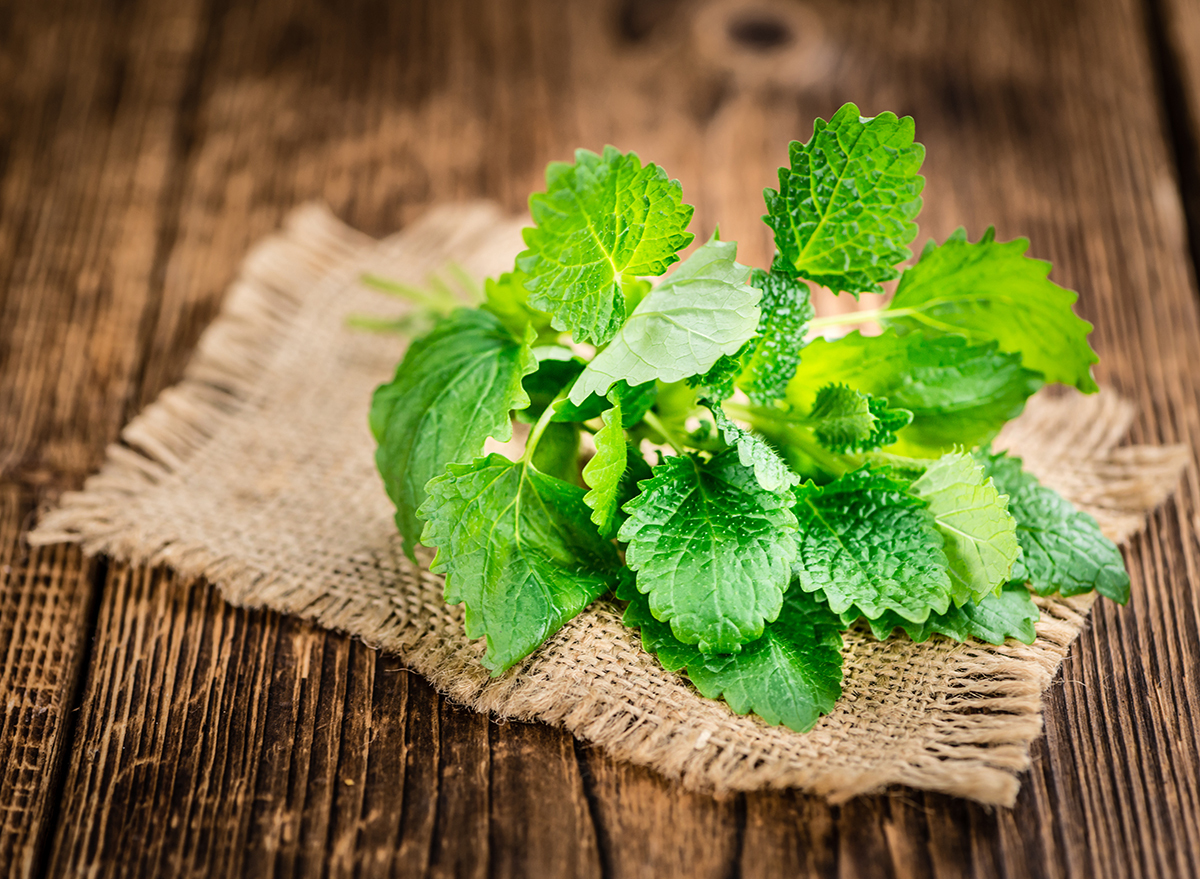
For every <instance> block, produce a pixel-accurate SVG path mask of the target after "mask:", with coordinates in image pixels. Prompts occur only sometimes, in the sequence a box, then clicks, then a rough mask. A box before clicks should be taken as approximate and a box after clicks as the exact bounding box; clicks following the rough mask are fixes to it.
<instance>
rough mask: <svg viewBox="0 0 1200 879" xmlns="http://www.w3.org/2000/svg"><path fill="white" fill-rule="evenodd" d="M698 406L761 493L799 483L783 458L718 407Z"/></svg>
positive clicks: (704, 401)
mask: <svg viewBox="0 0 1200 879" xmlns="http://www.w3.org/2000/svg"><path fill="white" fill-rule="evenodd" d="M700 402H701V403H703V404H704V405H705V406H707V407H708V410H709V411H710V412H711V413H712V415H713V419H714V420H715V421H716V424H717V429H718V430H720V431H721V436H722V438H723V439H724V440H725V442H726V444H727V445H730V446H733V447H735V448H736V449H737V452H738V460H739V461H740V462H741V464H742V466H743V467H749V468H751V469H752V470H753V471H754V478H755V479H757V480H758V484H759V485H760V486H761V487H762V488H763V489H765V490H766V491H776V492H778V491H786V490H787V489H789V488H791V487H792V486H794V485H796V484H797V483H798V482H799V481H800V477H799V476H797V475H796V474H795V473H793V472H792V471H791V470H790V469H789V468H788V465H787V464H785V463H784V461H783V458H781V457H779V453H778V452H776V451H775V450H774V449H773V448H771V446H770V445H768V444H767V441H766V440H764V439H763V438H762V437H760V436H759V435H758V434H755V433H752V432H750V431H748V430H746V429H745V428H743V427H741V426H739V425H738V424H737V423H735V422H734V421H733V420H731V419H730V417H729V416H728V415H726V414H725V410H724V409H722V408H721V404H720V403H714V402H712V401H711V400H701V401H700Z"/></svg>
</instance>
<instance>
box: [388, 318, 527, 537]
mask: <svg viewBox="0 0 1200 879" xmlns="http://www.w3.org/2000/svg"><path fill="white" fill-rule="evenodd" d="M529 338H530V337H529V336H528V335H527V337H526V339H525V341H520V340H519V339H517V338H514V337H513V335H512V334H511V333H510V332H508V330H506V329H505V328H504V326H503V325H502V324H501V323H500V321H499V320H498V319H497V318H496V317H495V316H493V315H491V314H488V313H486V312H482V311H478V310H468V309H462V310H460V311H456V312H454V313H453V314H452V315H450V317H447V318H445V319H443V320H441V321H440V322H439V323H438V324H437V326H436V327H434V329H433V331H432V332H431V333H429V335H427V336H425V337H423V338H421V339H418V340H417V341H415V342H413V344H412V345H410V346H409V349H408V352H407V353H406V354H405V355H404V359H403V360H402V361H400V365H399V366H398V367H397V368H396V375H395V378H393V379H392V380H391V381H390V382H389V383H387V384H385V385H380V386H379V387H378V388H376V390H375V395H374V397H373V398H372V400H371V414H370V425H371V433H372V434H373V435H374V437H375V441H376V442H377V443H378V444H379V445H378V448H377V449H376V451H375V463H376V465H377V466H378V467H379V472H380V474H381V475H382V476H383V482H384V485H385V486H386V487H387V492H388V496H389V497H390V498H391V499H392V502H393V503H395V505H396V525H397V527H399V529H400V533H401V534H402V535H403V537H404V549H405V552H407V553H408V554H409V556H410V557H412V555H413V547H414V545H415V544H416V542H417V540H418V539H419V538H420V535H421V524H420V522H419V521H418V520H417V508H418V507H420V505H421V504H422V503H423V502H424V500H425V483H427V482H428V481H429V480H430V479H432V478H433V477H435V476H437V475H439V474H440V473H441V472H442V471H443V470H445V469H446V465H447V464H448V463H451V462H461V461H469V460H471V459H472V458H474V457H475V456H476V455H478V454H479V453H480V452H481V451H482V450H483V443H484V440H486V439H487V438H488V437H495V438H496V439H498V440H500V441H506V440H508V439H510V438H511V437H512V422H511V420H510V418H509V412H510V410H513V409H523V408H524V407H526V406H528V405H529V397H528V396H527V395H526V394H525V391H524V390H523V388H522V385H521V380H522V377H523V376H525V375H528V374H529V373H531V372H533V371H534V369H535V368H536V367H535V362H534V357H533V353H532V351H531V349H530V347H529Z"/></svg>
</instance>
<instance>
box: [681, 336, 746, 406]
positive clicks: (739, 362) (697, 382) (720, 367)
mask: <svg viewBox="0 0 1200 879" xmlns="http://www.w3.org/2000/svg"><path fill="white" fill-rule="evenodd" d="M750 344H751V343H750V342H747V343H746V344H745V345H743V346H742V347H741V348H739V349H738V350H737V353H735V354H722V355H721V356H720V357H718V358H717V362H716V363H714V364H713V365H712V368H711V369H710V370H709V371H708V372H706V373H704V375H693V376H691V377H689V378H688V380H687V383H688V386H689V387H693V388H699V392H700V394H701V395H702V396H704V397H708V398H709V399H710V400H727V399H729V398H730V397H732V396H733V392H734V389H735V382H736V381H737V378H738V376H739V375H741V374H742V370H743V369H745V368H746V365H745V363H744V362H743V358H745V357H746V356H747V354H748V352H749V346H750Z"/></svg>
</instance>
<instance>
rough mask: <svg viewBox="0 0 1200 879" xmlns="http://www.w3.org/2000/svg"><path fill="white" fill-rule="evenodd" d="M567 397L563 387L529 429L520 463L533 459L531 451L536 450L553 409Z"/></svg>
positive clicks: (552, 414)
mask: <svg viewBox="0 0 1200 879" xmlns="http://www.w3.org/2000/svg"><path fill="white" fill-rule="evenodd" d="M566 398H567V388H563V389H562V390H561V391H560V392H559V394H558V396H557V397H555V398H554V399H553V400H552V401H551V403H550V405H549V406H547V407H546V409H545V411H543V412H542V416H541V418H539V419H538V420H537V423H536V424H535V425H534V426H533V430H531V431H529V438H528V439H527V440H525V454H524V455H522V456H521V463H522V464H528V463H529V462H530V461H532V460H533V453H534V451H536V450H537V444H538V442H540V441H541V439H542V434H543V433H545V432H546V428H547V427H548V426H549V425H550V419H552V418H553V417H554V410H555V409H557V408H558V404H559V403H561V402H562V401H563V400H565V399H566Z"/></svg>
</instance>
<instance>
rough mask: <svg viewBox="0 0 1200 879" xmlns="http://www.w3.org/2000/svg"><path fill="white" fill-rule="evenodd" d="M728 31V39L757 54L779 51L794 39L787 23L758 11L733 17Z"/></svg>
mask: <svg viewBox="0 0 1200 879" xmlns="http://www.w3.org/2000/svg"><path fill="white" fill-rule="evenodd" d="M728 31H729V39H731V40H733V41H734V42H735V43H739V44H741V45H743V46H745V47H746V48H747V49H751V50H753V51H757V52H770V51H773V50H775V49H779V48H781V47H783V46H786V45H788V44H789V43H791V42H792V41H793V40H794V39H795V37H794V36H793V34H792V31H791V28H790V27H788V24H787V22H785V21H783V20H781V19H779V18H776V17H775V16H774V15H771V14H770V13H763V12H758V11H755V12H752V13H751V12H743V13H742V14H740V15H735V16H733V18H732V19H731V20H730V22H729V26H728Z"/></svg>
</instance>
